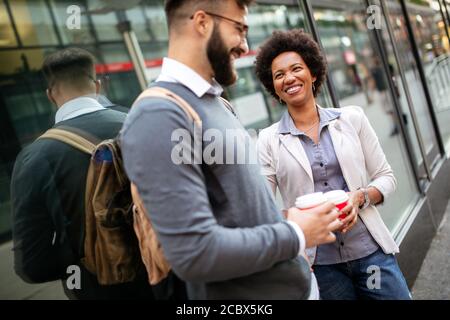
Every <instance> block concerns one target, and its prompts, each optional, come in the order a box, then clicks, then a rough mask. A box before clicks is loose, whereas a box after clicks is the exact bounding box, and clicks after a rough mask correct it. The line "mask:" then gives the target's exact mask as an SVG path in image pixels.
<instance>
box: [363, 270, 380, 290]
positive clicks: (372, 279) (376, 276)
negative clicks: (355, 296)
mask: <svg viewBox="0 0 450 320" xmlns="http://www.w3.org/2000/svg"><path fill="white" fill-rule="evenodd" d="M367 273H368V274H370V276H369V278H368V279H367V282H366V284H367V288H369V289H370V290H373V289H377V290H380V289H381V270H380V267H379V266H369V267H368V268H367Z"/></svg>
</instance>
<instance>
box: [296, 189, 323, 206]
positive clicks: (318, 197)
mask: <svg viewBox="0 0 450 320" xmlns="http://www.w3.org/2000/svg"><path fill="white" fill-rule="evenodd" d="M327 201H328V199H327V197H325V195H324V194H323V192H315V193H310V194H305V195H303V196H300V197H298V198H297V199H296V200H295V206H296V207H297V208H299V209H300V210H305V209H311V208H314V207H317V206H318V205H321V204H322V203H325V202H327Z"/></svg>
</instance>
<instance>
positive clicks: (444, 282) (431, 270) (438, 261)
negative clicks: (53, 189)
mask: <svg viewBox="0 0 450 320" xmlns="http://www.w3.org/2000/svg"><path fill="white" fill-rule="evenodd" d="M418 241H420V239H418ZM11 247H12V243H11V242H8V243H6V244H3V245H1V246H0V300H28V299H32V300H46V299H48V300H65V299H67V298H66V296H65V295H64V292H63V289H62V286H61V283H60V282H59V281H55V282H49V283H44V284H27V283H25V282H23V281H22V280H21V279H20V278H19V277H18V276H17V275H16V274H15V273H14V271H13V255H12V251H11ZM412 294H413V298H414V299H416V300H424V299H433V300H450V202H449V203H448V205H447V210H446V213H445V215H444V218H443V220H442V223H441V225H440V227H439V230H438V233H437V234H436V236H435V237H434V239H433V242H432V243H431V246H430V249H429V251H428V253H427V255H426V258H425V260H424V263H423V265H422V268H421V270H420V273H419V276H418V277H417V280H416V282H415V284H414V287H413V289H412Z"/></svg>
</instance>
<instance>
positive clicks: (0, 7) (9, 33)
mask: <svg viewBox="0 0 450 320" xmlns="http://www.w3.org/2000/svg"><path fill="white" fill-rule="evenodd" d="M12 46H17V40H16V37H15V35H14V30H13V28H12V25H11V21H10V19H9V16H8V12H7V11H6V7H5V4H4V3H3V2H0V47H12Z"/></svg>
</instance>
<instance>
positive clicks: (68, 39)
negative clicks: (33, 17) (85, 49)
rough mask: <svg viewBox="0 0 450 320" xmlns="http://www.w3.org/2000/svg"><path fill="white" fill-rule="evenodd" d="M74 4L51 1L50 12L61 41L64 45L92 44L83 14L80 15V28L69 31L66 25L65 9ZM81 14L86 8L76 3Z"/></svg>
mask: <svg viewBox="0 0 450 320" xmlns="http://www.w3.org/2000/svg"><path fill="white" fill-rule="evenodd" d="M75 3H76V2H75V1H73V0H63V1H61V0H58V1H55V0H52V1H51V2H50V4H51V10H53V15H54V17H55V19H56V24H57V27H58V30H59V33H60V34H61V38H62V41H63V43H64V44H65V45H81V44H88V43H92V42H94V39H93V37H92V34H91V30H90V26H89V23H88V19H87V17H86V15H85V14H81V15H80V28H79V29H78V28H74V29H69V28H68V27H67V25H66V22H67V18H68V14H67V8H68V7H69V6H71V5H74V4H75ZM76 5H77V6H78V7H79V8H80V11H81V12H84V11H85V10H86V8H85V7H84V6H83V5H82V4H81V3H80V2H78V3H76Z"/></svg>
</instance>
